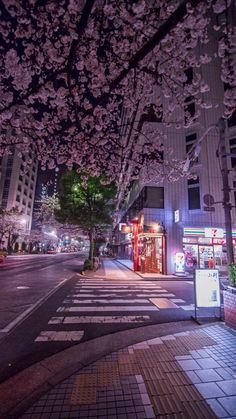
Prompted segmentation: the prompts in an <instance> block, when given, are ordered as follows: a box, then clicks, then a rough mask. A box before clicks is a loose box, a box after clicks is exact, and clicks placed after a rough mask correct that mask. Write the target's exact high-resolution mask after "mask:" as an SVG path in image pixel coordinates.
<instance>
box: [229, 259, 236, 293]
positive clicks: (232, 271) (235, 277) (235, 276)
mask: <svg viewBox="0 0 236 419" xmlns="http://www.w3.org/2000/svg"><path fill="white" fill-rule="evenodd" d="M229 277H230V279H231V283H232V286H233V287H236V264H235V263H231V264H230V265H229Z"/></svg>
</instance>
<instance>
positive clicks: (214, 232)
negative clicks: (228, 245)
mask: <svg viewBox="0 0 236 419" xmlns="http://www.w3.org/2000/svg"><path fill="white" fill-rule="evenodd" d="M204 230H205V237H212V238H218V239H222V238H223V237H224V230H223V228H213V227H210V228H205V229H204Z"/></svg>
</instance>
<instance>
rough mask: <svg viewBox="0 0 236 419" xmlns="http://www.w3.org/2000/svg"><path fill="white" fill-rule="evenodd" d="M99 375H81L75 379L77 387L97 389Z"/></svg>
mask: <svg viewBox="0 0 236 419" xmlns="http://www.w3.org/2000/svg"><path fill="white" fill-rule="evenodd" d="M97 381H98V380H97V374H79V375H77V377H76V379H75V386H76V387H96V386H97Z"/></svg>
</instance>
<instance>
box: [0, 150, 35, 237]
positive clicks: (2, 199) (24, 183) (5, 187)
mask: <svg viewBox="0 0 236 419" xmlns="http://www.w3.org/2000/svg"><path fill="white" fill-rule="evenodd" d="M10 152H11V154H8V155H5V156H3V157H2V159H1V162H0V173H1V174H0V207H1V208H2V209H11V208H13V207H14V208H16V209H17V210H18V211H19V212H20V213H21V218H22V223H23V224H24V226H25V233H26V234H29V232H30V230H31V224H32V213H33V203H34V195H35V187H36V181H37V170H38V161H37V158H36V155H35V153H34V152H33V150H31V151H30V152H29V153H24V154H21V153H19V149H18V148H17V147H16V146H12V147H10Z"/></svg>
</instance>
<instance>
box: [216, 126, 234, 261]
mask: <svg viewBox="0 0 236 419" xmlns="http://www.w3.org/2000/svg"><path fill="white" fill-rule="evenodd" d="M218 127H219V133H220V142H219V153H218V157H219V159H220V163H221V164H220V166H221V176H222V184H223V189H222V191H223V201H222V204H223V208H224V214H225V232H226V251H227V261H228V264H230V263H234V248H233V240H232V219H231V209H232V205H231V203H230V187H229V170H228V164H227V155H228V154H227V152H226V142H225V120H224V119H223V118H220V119H219V122H218Z"/></svg>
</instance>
